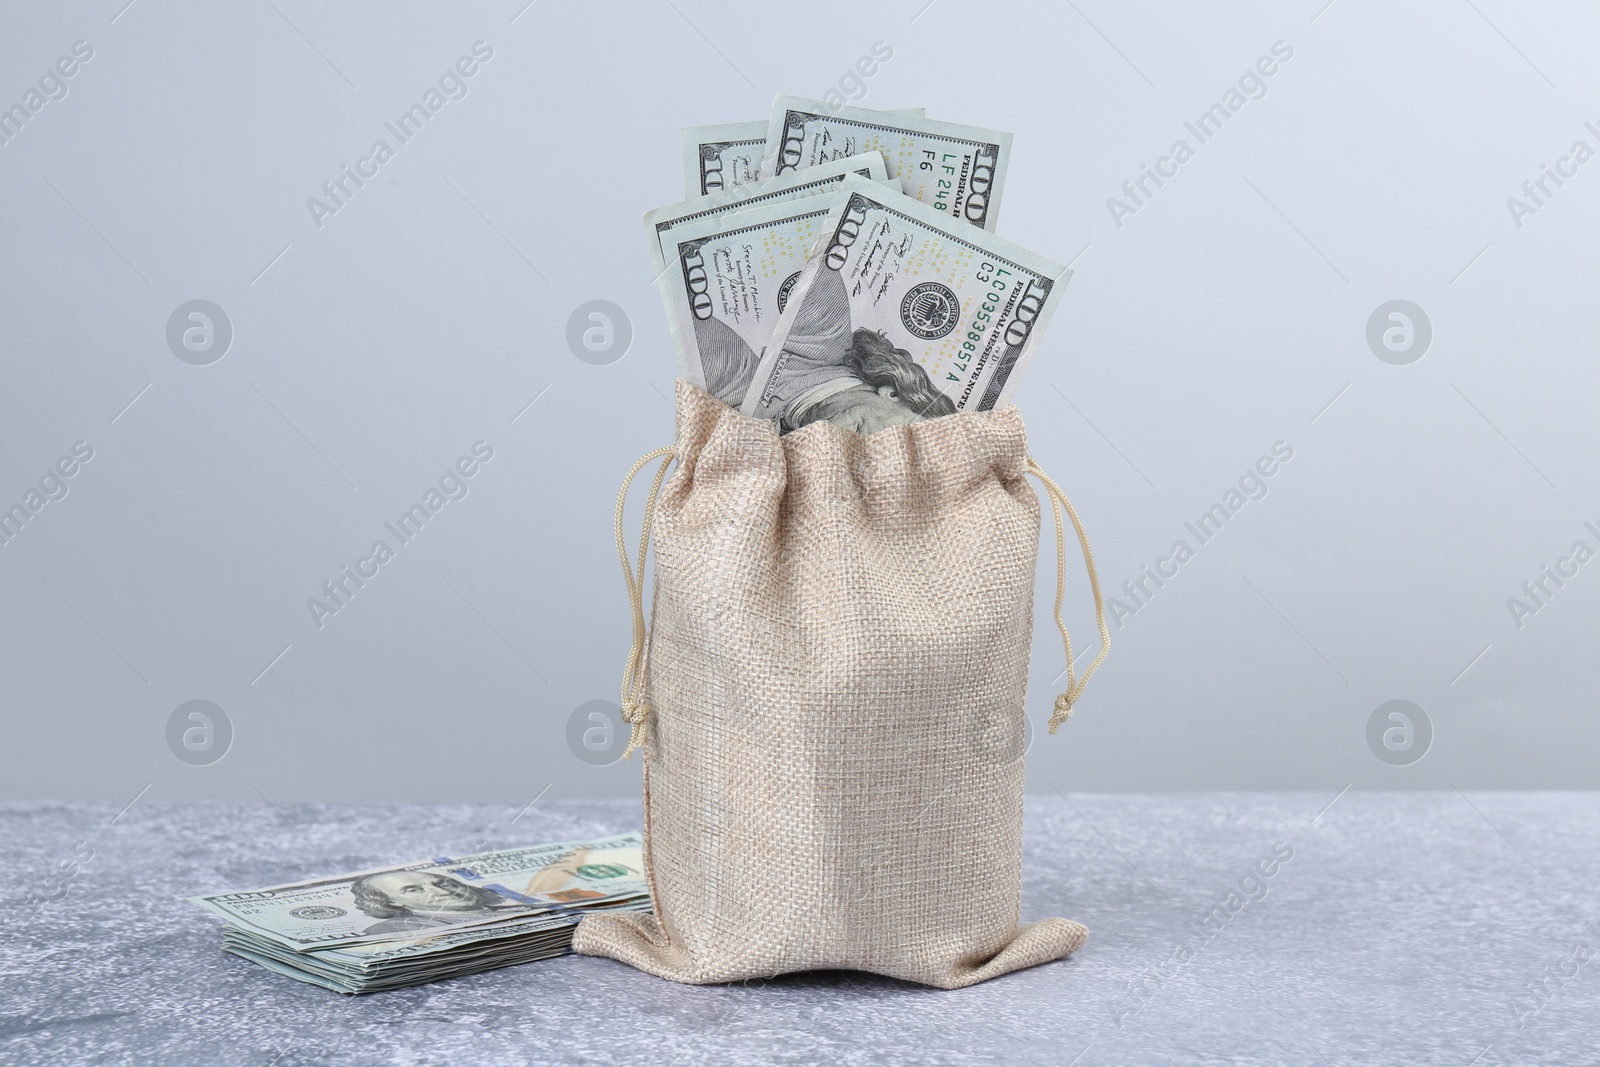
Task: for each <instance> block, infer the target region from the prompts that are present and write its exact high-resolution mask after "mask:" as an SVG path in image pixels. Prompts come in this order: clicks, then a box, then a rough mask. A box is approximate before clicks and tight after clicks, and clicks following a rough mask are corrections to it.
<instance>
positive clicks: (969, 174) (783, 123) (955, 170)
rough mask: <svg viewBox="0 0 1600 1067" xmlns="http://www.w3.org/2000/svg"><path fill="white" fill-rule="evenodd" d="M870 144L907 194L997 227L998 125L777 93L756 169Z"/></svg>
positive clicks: (1004, 136)
mask: <svg viewBox="0 0 1600 1067" xmlns="http://www.w3.org/2000/svg"><path fill="white" fill-rule="evenodd" d="M873 149H876V150H877V151H879V152H882V153H883V159H884V162H885V163H886V164H888V167H889V177H891V178H899V179H900V185H901V188H902V189H903V190H904V191H905V193H906V195H907V196H910V197H913V198H915V199H917V200H920V201H922V202H923V203H924V204H927V205H928V206H930V207H932V208H934V209H935V210H937V211H939V212H940V213H941V214H944V215H948V216H950V217H951V218H956V219H965V220H966V221H968V222H970V223H972V224H973V225H975V226H981V227H982V228H983V229H985V230H989V231H990V232H993V231H994V228H995V220H996V218H997V216H998V214H999V211H1000V192H1001V189H1002V188H1004V186H1005V181H1006V168H1007V167H1009V166H1010V164H1011V135H1010V134H1009V133H1001V132H1000V131H998V130H990V129H985V128H983V127H981V126H961V125H958V124H956V123H953V122H939V121H937V120H935V119H929V118H916V117H911V116H900V115H896V114H894V113H893V112H889V111H874V110H871V109H870V108H864V107H832V106H830V105H828V104H825V103H823V102H822V101H821V100H808V99H806V98H804V97H799V96H780V97H778V98H777V100H776V102H774V104H773V106H772V119H771V121H770V122H768V124H767V143H766V145H765V146H764V147H763V148H762V155H761V174H762V175H763V176H766V177H777V176H780V175H783V174H787V173H789V172H790V171H793V170H803V169H804V168H806V167H811V166H815V165H816V164H818V163H821V162H824V161H825V160H829V159H837V158H839V157H840V156H853V155H857V154H859V153H861V152H867V151H871V150H873Z"/></svg>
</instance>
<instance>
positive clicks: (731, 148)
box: [683, 105, 923, 196]
mask: <svg viewBox="0 0 1600 1067" xmlns="http://www.w3.org/2000/svg"><path fill="white" fill-rule="evenodd" d="M824 106H826V105H824ZM888 114H891V115H908V116H913V117H920V116H921V115H922V114H923V111H922V108H920V107H912V108H905V109H904V110H901V111H891V112H888ZM766 143H767V120H766V119H757V120H755V121H754V122H724V123H720V124H718V125H715V126H685V127H684V128H683V178H684V192H685V194H686V195H688V196H705V195H707V194H709V193H715V192H719V191H721V190H725V189H733V188H736V187H737V186H740V185H745V184H747V183H749V182H753V181H759V180H760V178H761V175H760V173H759V171H760V169H761V150H762V146H763V145H765V144H766Z"/></svg>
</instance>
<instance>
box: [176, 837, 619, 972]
mask: <svg viewBox="0 0 1600 1067" xmlns="http://www.w3.org/2000/svg"><path fill="white" fill-rule="evenodd" d="M641 844H642V843H641V840H640V837H639V835H638V834H637V833H631V834H622V835H620V836H618V837H608V838H604V839H602V840H598V841H581V842H566V843H561V844H552V845H534V846H531V847H528V848H513V849H503V850H500V851H497V852H480V853H476V854H474V855H470V856H464V857H462V858H461V859H435V860H424V861H421V862H418V863H408V864H404V865H402V866H398V867H378V868H374V869H373V870H369V871H358V872H356V873H354V874H343V875H336V876H333V877H329V878H315V879H311V880H309V881H304V882H291V883H289V884H287V885H278V886H271V887H268V888H266V889H249V890H244V891H241V892H235V893H214V894H211V895H208V896H199V897H191V898H190V899H191V900H192V901H193V902H194V903H196V904H199V905H200V906H201V907H204V908H207V909H209V910H210V911H213V912H216V913H217V914H219V915H221V916H222V917H223V918H224V919H226V920H227V924H226V925H225V926H224V927H223V932H222V948H223V951H225V952H231V953H233V954H234V955H236V956H242V957H243V958H245V959H247V960H250V961H251V962H253V963H258V964H260V965H261V966H263V967H265V968H267V969H268V970H270V971H275V972H277V973H278V974H283V975H287V976H289V977H290V978H295V979H298V980H299V981H302V982H310V983H311V984H312V985H319V986H322V987H323V988H325V989H332V990H334V991H336V992H339V993H373V992H377V991H379V990H384V989H402V988H404V987H406V986H413V985H420V984H422V983H424V982H436V981H438V980H439V979H441V978H454V977H456V976H457V975H463V974H473V973H475V972H477V971H487V970H491V969H493V968H495V967H505V966H508V965H510V964H513V963H527V962H529V961H530V960H543V959H549V958H551V957H553V956H561V955H564V954H566V953H568V952H570V951H571V950H572V935H573V933H574V931H575V930H576V929H577V926H578V922H579V920H581V919H582V918H583V916H584V915H585V914H587V913H589V912H592V911H606V910H630V911H644V910H648V909H649V907H650V895H649V891H648V889H647V887H646V883H645V878H644V873H643V870H644V864H643V860H642V858H641Z"/></svg>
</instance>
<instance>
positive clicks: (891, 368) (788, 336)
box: [740, 176, 1072, 434]
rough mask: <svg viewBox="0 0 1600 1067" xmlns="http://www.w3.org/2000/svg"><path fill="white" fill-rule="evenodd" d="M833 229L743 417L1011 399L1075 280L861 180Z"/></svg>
mask: <svg viewBox="0 0 1600 1067" xmlns="http://www.w3.org/2000/svg"><path fill="white" fill-rule="evenodd" d="M821 233H822V236H821V237H820V239H819V240H818V242H817V247H816V250H815V251H814V252H813V253H812V254H811V256H810V258H809V259H808V260H807V261H806V266H805V270H804V271H803V272H802V273H801V275H800V278H799V280H798V281H797V282H795V283H794V284H793V285H792V286H791V287H790V292H789V294H788V300H787V302H786V304H785V307H784V311H783V314H782V315H780V316H779V318H778V322H777V325H776V326H775V327H774V328H773V333H772V337H771V338H770V339H769V340H768V342H767V345H766V350H765V353H764V355H763V356H762V358H761V365H760V367H759V368H758V369H757V371H756V374H755V377H754V379H753V380H752V382H751V384H750V390H749V392H748V393H747V394H746V396H745V398H744V403H743V405H742V406H741V408H740V410H741V411H743V412H744V413H745V414H746V415H753V416H755V417H757V418H764V419H772V420H774V422H776V424H777V426H778V431H779V432H780V433H787V432H789V431H790V430H795V429H798V428H800V427H801V426H804V425H807V424H808V423H812V422H817V421H820V420H827V421H829V422H833V423H837V424H839V425H841V426H846V427H848V428H850V429H852V430H855V431H856V432H857V433H862V434H866V433H871V432H873V431H874V430H879V429H883V428H884V427H887V426H895V425H899V424H902V423H908V422H917V421H919V420H921V419H928V418H934V417H936V416H939V415H948V414H951V413H953V412H956V411H987V410H989V409H990V408H993V407H995V406H997V405H999V404H1003V403H1005V402H1006V401H1007V400H1008V399H1009V398H1010V396H1011V393H1012V391H1013V390H1014V389H1015V388H1016V383H1017V378H1018V376H1019V374H1020V373H1021V371H1022V369H1023V368H1024V367H1025V366H1026V365H1027V362H1028V358H1029V356H1031V355H1032V353H1033V349H1034V347H1035V346H1036V345H1037V344H1038V342H1039V337H1040V335H1041V334H1042V333H1043V331H1044V328H1045V325H1046V324H1047V323H1048V322H1049V320H1050V316H1051V315H1052V314H1053V313H1054V311H1055V309H1056V305H1057V304H1059V303H1060V301H1061V294H1062V290H1063V289H1064V288H1065V286H1066V283H1067V279H1068V278H1069V277H1070V276H1071V274H1072V272H1071V271H1070V270H1068V269H1067V268H1066V267H1063V266H1061V265H1059V264H1057V263H1052V262H1050V261H1049V260H1047V259H1045V258H1044V257H1042V256H1037V255H1034V254H1033V253H1032V252H1029V251H1027V250H1026V249H1023V248H1019V247H1018V246H1016V245H1014V244H1012V243H1011V242H1010V241H1006V240H1003V239H1002V238H999V237H996V236H994V235H993V234H990V233H985V232H983V231H981V230H978V229H977V228H975V227H971V226H967V225H966V224H964V223H960V222H957V221H955V220H953V219H951V218H950V217H949V216H947V215H945V214H944V213H942V212H940V211H938V210H937V209H935V208H931V207H929V206H928V205H926V204H923V203H921V202H920V201H917V200H913V199H912V198H911V197H909V196H904V195H902V194H900V193H896V192H894V191H893V190H891V189H888V188H886V187H885V186H882V185H878V184H875V183H872V182H865V181H862V180H860V179H859V178H856V177H854V176H851V177H848V178H846V179H845V180H844V182H843V183H842V184H841V185H840V187H839V192H838V193H836V194H835V196H834V201H833V205H832V208H831V210H830V211H829V213H828V217H827V219H826V220H825V221H824V222H823V223H822V225H821Z"/></svg>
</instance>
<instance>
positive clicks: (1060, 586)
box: [1028, 456, 1111, 733]
mask: <svg viewBox="0 0 1600 1067" xmlns="http://www.w3.org/2000/svg"><path fill="white" fill-rule="evenodd" d="M1028 473H1029V474H1031V475H1033V476H1034V477H1035V478H1037V479H1039V481H1040V482H1041V483H1042V484H1043V485H1044V487H1045V495H1047V496H1048V497H1049V498H1050V512H1051V514H1052V515H1054V516H1055V520H1056V612H1055V613H1056V629H1058V630H1060V631H1061V643H1062V645H1064V646H1065V647H1066V650H1067V688H1066V691H1065V692H1063V693H1062V694H1061V695H1060V696H1058V697H1056V707H1055V711H1053V712H1052V713H1051V714H1050V732H1051V733H1055V732H1056V728H1057V727H1059V726H1060V725H1061V724H1062V723H1064V722H1066V721H1067V719H1069V718H1070V717H1071V716H1072V705H1073V704H1075V703H1077V700H1078V698H1079V697H1080V696H1082V695H1083V687H1084V686H1086V685H1088V684H1089V676H1090V675H1092V674H1094V672H1095V670H1096V669H1097V668H1098V667H1099V666H1100V664H1101V663H1103V662H1105V658H1106V654H1107V653H1108V652H1110V651H1111V631H1110V630H1108V629H1106V603H1105V598H1104V597H1102V596H1101V595H1100V576H1099V575H1098V574H1097V573H1095V569H1094V550H1093V549H1091V548H1090V547H1089V535H1088V534H1086V533H1084V532H1083V523H1082V522H1080V521H1078V512H1077V511H1076V509H1074V508H1073V506H1072V501H1070V500H1068V499H1067V494H1066V493H1064V492H1062V490H1061V487H1060V486H1059V485H1057V484H1056V483H1055V481H1054V480H1053V479H1051V477H1050V476H1049V475H1048V474H1046V473H1045V472H1044V468H1043V467H1040V466H1039V464H1037V463H1035V462H1034V460H1033V457H1032V456H1029V457H1028ZM1063 507H1065V508H1066V510H1067V515H1068V516H1070V517H1071V519H1072V528H1073V529H1074V530H1076V531H1077V532H1078V544H1079V545H1081V546H1082V547H1083V562H1084V566H1085V567H1087V568H1088V571H1089V588H1090V589H1092V590H1093V591H1094V621H1095V622H1096V623H1097V624H1098V625H1099V627H1100V654H1099V655H1098V656H1096V657H1095V658H1094V662H1093V663H1091V664H1089V669H1088V670H1086V671H1084V672H1083V674H1082V675H1079V674H1077V673H1076V672H1075V671H1074V670H1073V667H1072V635H1071V634H1069V633H1067V624H1066V623H1065V622H1063V621H1062V619H1061V601H1062V598H1063V597H1064V596H1065V595H1066V588H1067V542H1066V531H1065V529H1063V527H1062V523H1061V509H1062V508H1063Z"/></svg>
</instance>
